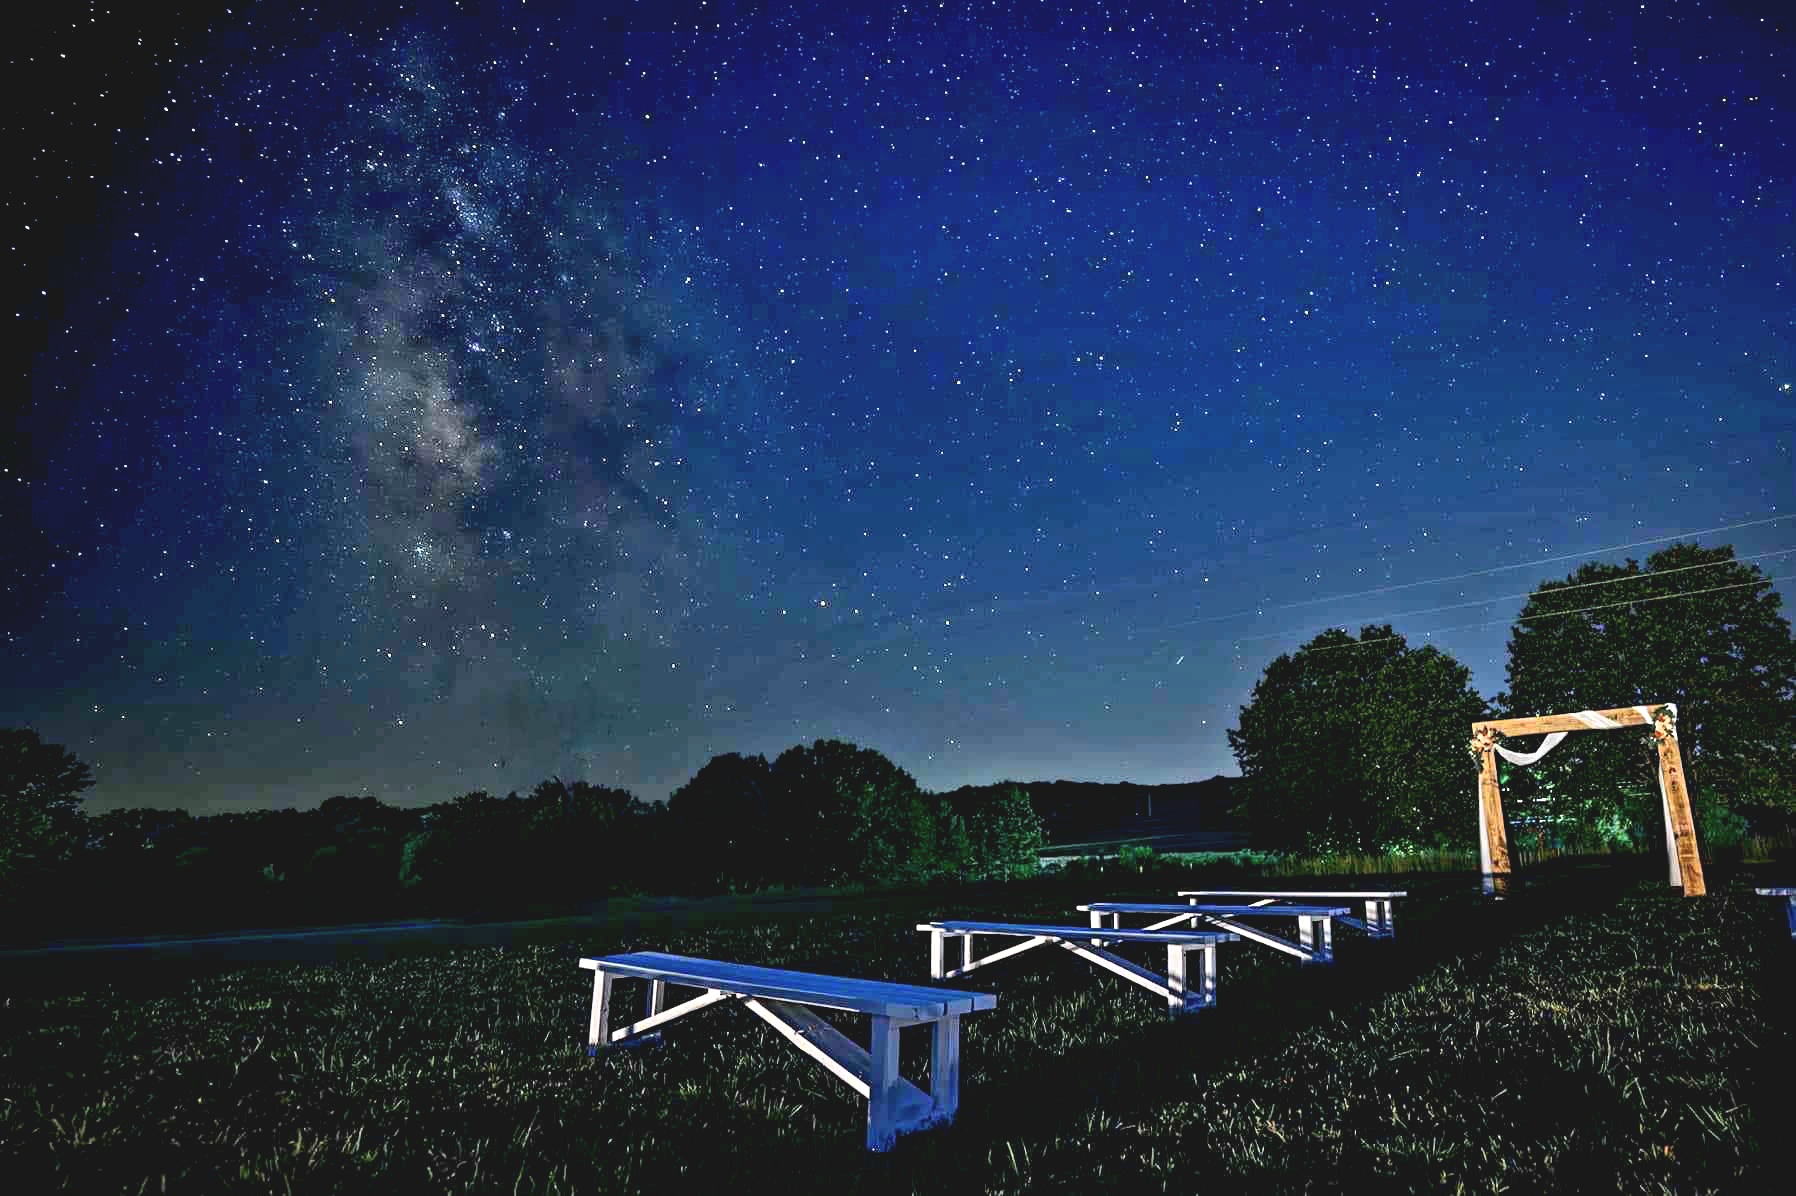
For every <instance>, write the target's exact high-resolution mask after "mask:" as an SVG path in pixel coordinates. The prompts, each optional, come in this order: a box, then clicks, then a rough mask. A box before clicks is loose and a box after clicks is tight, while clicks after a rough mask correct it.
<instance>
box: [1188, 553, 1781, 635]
mask: <svg viewBox="0 0 1796 1196" xmlns="http://www.w3.org/2000/svg"><path fill="white" fill-rule="evenodd" d="M1791 553H1796V548H1780V549H1777V550H1776V551H1774V552H1757V553H1753V554H1752V555H1751V556H1737V557H1730V558H1728V559H1727V560H1721V561H1705V562H1703V563H1702V564H1700V565H1679V566H1678V567H1677V568H1675V569H1654V570H1652V571H1651V572H1649V573H1624V574H1623V575H1622V576H1620V577H1605V578H1602V579H1601V580H1599V581H1580V582H1576V583H1574V584H1572V585H1563V586H1556V587H1554V589H1553V590H1552V591H1551V592H1552V593H1554V594H1563V593H1565V592H1566V591H1567V590H1585V589H1589V588H1590V587H1592V586H1612V585H1617V584H1619V583H1621V582H1627V581H1642V580H1645V579H1647V578H1654V577H1670V576H1671V575H1672V574H1673V573H1688V572H1689V571H1690V570H1692V569H1714V568H1716V567H1717V566H1720V565H1737V564H1741V563H1743V562H1745V561H1761V560H1765V559H1767V558H1769V557H1778V556H1789V555H1790V554H1791ZM1537 592H1538V591H1532V590H1531V591H1529V592H1528V593H1526V594H1498V595H1496V596H1495V597H1491V598H1479V599H1475V600H1473V601H1470V602H1449V603H1448V604H1447V605H1445V606H1425V607H1423V608H1421V609H1420V610H1406V611H1399V612H1398V613H1396V614H1394V615H1375V616H1368V617H1367V618H1364V619H1355V620H1354V622H1356V623H1358V624H1359V625H1360V626H1362V627H1363V626H1365V625H1367V624H1368V623H1391V622H1394V621H1396V620H1397V619H1407V618H1411V617H1412V616H1415V615H1433V614H1439V613H1440V612H1441V611H1444V610H1464V609H1465V608H1466V607H1468V606H1488V605H1490V604H1491V603H1493V602H1508V601H1511V600H1513V599H1516V598H1532V597H1533V596H1534V595H1535V593H1537ZM1174 626H1177V624H1174ZM1156 630H1157V629H1156ZM1334 630H1341V631H1345V630H1346V627H1345V626H1344V625H1343V624H1340V623H1327V624H1323V625H1322V626H1319V627H1311V628H1309V629H1308V630H1306V631H1274V632H1268V633H1267V634H1265V635H1243V636H1239V637H1237V638H1236V639H1235V641H1234V642H1235V643H1237V644H1251V643H1258V642H1260V641H1262V640H1276V639H1283V638H1285V637H1286V636H1291V635H1314V634H1316V633H1317V632H1321V631H1334Z"/></svg>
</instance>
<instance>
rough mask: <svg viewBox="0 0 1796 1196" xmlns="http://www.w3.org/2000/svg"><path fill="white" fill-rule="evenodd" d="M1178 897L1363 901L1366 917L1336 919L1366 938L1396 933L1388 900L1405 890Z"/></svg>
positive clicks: (1186, 893)
mask: <svg viewBox="0 0 1796 1196" xmlns="http://www.w3.org/2000/svg"><path fill="white" fill-rule="evenodd" d="M1179 896H1181V897H1187V898H1190V899H1191V900H1192V901H1193V902H1196V901H1198V900H1199V899H1208V900H1210V901H1214V900H1215V899H1216V898H1218V897H1246V898H1251V899H1252V904H1254V905H1277V904H1280V903H1284V902H1291V901H1298V902H1302V901H1363V902H1365V903H1366V916H1365V917H1364V918H1363V919H1362V918H1355V917H1344V918H1341V919H1340V920H1341V921H1342V922H1344V923H1346V924H1347V925H1348V926H1356V927H1358V928H1359V929H1361V930H1363V931H1365V932H1366V937H1367V938H1374V939H1388V938H1393V937H1395V935H1396V930H1395V928H1394V927H1393V925H1392V923H1391V902H1393V901H1395V900H1396V899H1397V898H1399V897H1407V896H1409V893H1408V891H1407V890H1404V889H1329V890H1326V891H1324V890H1321V889H1308V890H1303V891H1294V890H1286V891H1276V890H1270V889H1182V890H1180V892H1179Z"/></svg>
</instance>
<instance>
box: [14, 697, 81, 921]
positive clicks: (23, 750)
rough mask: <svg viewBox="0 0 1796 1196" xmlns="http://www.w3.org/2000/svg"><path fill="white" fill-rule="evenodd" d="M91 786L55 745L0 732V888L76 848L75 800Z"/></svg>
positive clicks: (19, 732) (30, 735)
mask: <svg viewBox="0 0 1796 1196" xmlns="http://www.w3.org/2000/svg"><path fill="white" fill-rule="evenodd" d="M93 783H94V778H93V773H92V771H91V770H90V769H89V768H88V766H87V765H86V764H84V763H82V761H80V760H79V759H77V758H76V757H75V754H74V753H73V752H71V751H69V750H67V749H66V748H64V747H63V746H62V745H61V744H59V743H45V742H44V741H43V740H42V739H41V738H40V737H39V736H38V733H37V732H36V731H33V730H30V729H29V728H23V727H7V728H0V886H10V885H11V884H13V883H16V882H18V881H21V880H22V879H23V878H24V877H25V876H26V875H27V874H29V873H32V872H38V871H43V870H46V869H49V868H53V867H55V866H56V865H58V864H61V863H63V862H64V861H66V860H67V858H68V857H69V855H70V854H72V853H73V852H74V850H75V849H76V848H77V847H79V846H80V845H81V838H82V836H81V795H82V794H83V793H84V792H86V791H87V790H88V789H89V788H90V787H92V785H93Z"/></svg>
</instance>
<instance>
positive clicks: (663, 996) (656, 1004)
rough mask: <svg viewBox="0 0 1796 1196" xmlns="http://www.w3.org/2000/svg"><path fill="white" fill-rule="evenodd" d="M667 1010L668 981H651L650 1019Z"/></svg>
mask: <svg viewBox="0 0 1796 1196" xmlns="http://www.w3.org/2000/svg"><path fill="white" fill-rule="evenodd" d="M666 1008H667V981H665V980H651V981H649V1003H648V1015H649V1016H650V1017H654V1016H655V1015H656V1014H657V1013H660V1012H661V1011H662V1010H663V1009H666Z"/></svg>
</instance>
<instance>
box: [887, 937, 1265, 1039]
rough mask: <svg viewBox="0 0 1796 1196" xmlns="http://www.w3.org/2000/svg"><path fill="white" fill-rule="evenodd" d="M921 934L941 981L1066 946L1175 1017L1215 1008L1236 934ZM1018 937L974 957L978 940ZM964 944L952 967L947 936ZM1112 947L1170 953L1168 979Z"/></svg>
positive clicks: (932, 972)
mask: <svg viewBox="0 0 1796 1196" xmlns="http://www.w3.org/2000/svg"><path fill="white" fill-rule="evenodd" d="M917 929H918V930H924V931H928V932H929V974H930V975H931V976H933V977H935V978H936V979H937V980H951V979H953V978H954V977H956V976H964V975H966V974H967V973H968V972H971V971H973V970H974V969H975V968H982V967H985V966H986V965H987V964H993V963H997V962H998V961H999V960H1001V959H1009V958H1010V957H1011V956H1013V955H1021V954H1022V953H1023V952H1025V951H1031V950H1034V949H1035V948H1036V947H1045V946H1049V945H1050V944H1051V945H1054V946H1058V947H1064V948H1066V949H1067V950H1068V951H1071V952H1072V953H1073V954H1074V955H1077V956H1078V957H1079V958H1081V959H1084V960H1086V961H1088V962H1090V963H1094V964H1096V965H1097V966H1098V967H1100V968H1107V969H1108V970H1110V971H1112V972H1115V973H1116V974H1117V975H1119V976H1121V977H1122V978H1123V979H1125V980H1129V981H1133V982H1134V983H1136V984H1139V985H1141V987H1143V988H1145V989H1148V990H1149V991H1150V992H1153V993H1155V994H1157V995H1159V996H1161V997H1163V998H1165V1000H1166V1005H1167V1009H1168V1011H1169V1012H1170V1013H1172V1014H1173V1015H1174V1016H1177V1015H1178V1014H1182V1013H1196V1012H1197V1011H1198V1010H1200V1009H1208V1008H1209V1007H1210V1006H1212V1005H1214V1004H1216V945H1217V944H1218V943H1227V942H1232V941H1233V940H1234V939H1235V935H1233V934H1229V933H1226V932H1218V931H1213V930H1212V931H1183V930H1173V931H1168V930H1105V929H1102V928H1098V929H1096V930H1094V929H1093V928H1092V927H1089V926H1036V925H1032V924H1026V923H1021V922H962V921H953V922H924V923H923V924H921V925H920V926H918V927H917ZM981 934H986V935H995V936H997V937H1000V938H1020V939H1022V940H1023V941H1022V942H1020V943H1016V944H1014V945H1012V946H1009V947H1005V948H1003V949H1002V950H999V951H994V952H992V953H991V954H990V955H987V956H985V957H984V958H978V957H976V956H975V955H974V954H973V937H974V936H975V935H981ZM950 935H952V936H954V937H955V938H957V939H959V940H960V959H961V962H960V966H959V967H957V968H949V967H948V966H947V965H948V959H947V950H946V941H947V939H948V936H950ZM1110 943H1156V944H1159V945H1161V946H1164V947H1165V948H1166V975H1164V976H1161V975H1158V974H1157V973H1155V972H1153V971H1150V970H1149V969H1147V968H1144V967H1142V966H1141V965H1140V964H1138V963H1134V962H1132V961H1130V960H1127V959H1124V958H1122V957H1121V956H1119V955H1116V954H1114V953H1112V952H1109V951H1106V950H1104V947H1105V945H1106V944H1110ZM1193 951H1196V952H1197V953H1198V970H1197V974H1196V975H1195V976H1193V975H1192V974H1191V969H1190V954H1191V952H1193Z"/></svg>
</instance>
